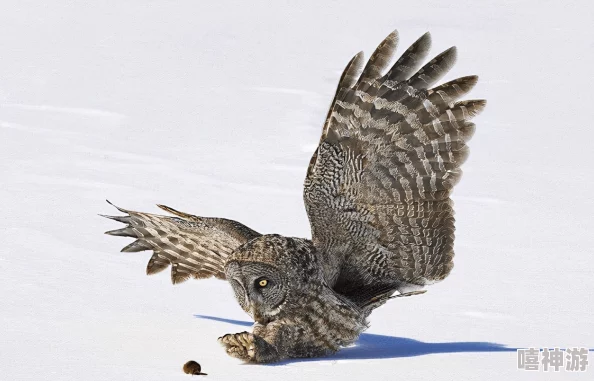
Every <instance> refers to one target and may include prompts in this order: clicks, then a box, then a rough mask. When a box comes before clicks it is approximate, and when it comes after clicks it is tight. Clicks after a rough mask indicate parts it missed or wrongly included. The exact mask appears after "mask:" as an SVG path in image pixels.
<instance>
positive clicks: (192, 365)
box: [184, 360, 207, 376]
mask: <svg viewBox="0 0 594 381" xmlns="http://www.w3.org/2000/svg"><path fill="white" fill-rule="evenodd" d="M201 370H202V368H201V367H200V364H198V363H197V362H196V361H193V360H192V361H188V362H187V363H185V364H184V373H186V374H191V375H192V376H198V375H202V376H206V375H207V374H206V373H202V372H201Z"/></svg>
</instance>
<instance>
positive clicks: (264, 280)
mask: <svg viewBox="0 0 594 381" xmlns="http://www.w3.org/2000/svg"><path fill="white" fill-rule="evenodd" d="M258 285H259V286H260V287H266V285H268V281H267V280H266V279H262V280H261V281H259V282H258Z"/></svg>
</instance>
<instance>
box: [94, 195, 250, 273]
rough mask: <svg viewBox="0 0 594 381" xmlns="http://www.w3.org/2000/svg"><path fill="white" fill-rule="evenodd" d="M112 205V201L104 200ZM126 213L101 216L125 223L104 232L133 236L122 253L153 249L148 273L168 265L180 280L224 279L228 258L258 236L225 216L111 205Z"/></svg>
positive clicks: (160, 269)
mask: <svg viewBox="0 0 594 381" xmlns="http://www.w3.org/2000/svg"><path fill="white" fill-rule="evenodd" d="M107 202H108V203H110V204H111V205H113V204H112V203H111V202H109V201H107ZM113 206H114V207H115V208H116V209H118V210H119V211H120V212H122V213H126V215H125V216H106V215H101V216H102V217H106V218H109V219H112V220H115V221H118V222H121V223H124V224H126V225H127V226H126V227H124V228H121V229H117V230H110V231H108V232H106V233H105V234H109V235H113V236H118V237H132V238H136V240H135V241H134V242H132V243H131V244H129V245H127V246H125V247H124V248H123V249H122V250H121V251H122V252H138V251H144V250H153V252H154V253H153V256H152V257H151V259H150V260H149V262H148V265H147V268H146V273H147V274H148V275H151V274H155V273H158V272H160V271H163V270H165V269H166V268H167V267H169V265H171V281H172V282H173V283H174V284H175V283H181V282H183V281H185V280H187V279H189V278H209V277H212V276H215V277H217V278H219V279H225V273H224V264H225V260H226V259H227V257H228V256H229V255H230V254H231V252H232V251H233V250H235V249H236V248H237V247H239V246H240V245H242V244H244V243H246V242H247V241H249V240H251V239H253V238H256V237H258V236H260V234H259V233H258V232H256V231H254V230H252V229H250V228H248V227H247V226H245V225H242V224H240V223H239V222H236V221H233V220H227V219H224V218H207V217H198V216H194V215H191V214H187V213H183V212H179V211H177V210H175V209H172V208H169V207H167V206H164V205H158V206H159V207H160V208H161V209H163V210H166V211H168V212H169V213H171V214H174V215H176V216H178V217H168V216H160V215H155V214H149V213H140V212H134V211H131V210H126V209H122V208H119V207H117V206H115V205H113Z"/></svg>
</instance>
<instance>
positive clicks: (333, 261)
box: [106, 32, 485, 363]
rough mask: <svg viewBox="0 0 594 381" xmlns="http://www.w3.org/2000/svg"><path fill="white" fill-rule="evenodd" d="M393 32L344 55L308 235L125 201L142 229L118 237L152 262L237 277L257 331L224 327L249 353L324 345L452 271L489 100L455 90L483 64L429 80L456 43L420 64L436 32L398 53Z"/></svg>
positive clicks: (315, 174)
mask: <svg viewBox="0 0 594 381" xmlns="http://www.w3.org/2000/svg"><path fill="white" fill-rule="evenodd" d="M397 36H398V35H397V33H396V32H393V33H391V34H390V35H389V36H388V37H387V38H386V39H385V40H384V41H383V42H382V43H381V44H380V45H379V46H378V48H377V49H376V50H375V52H374V53H373V54H372V55H371V58H370V59H369V61H368V62H367V64H366V65H365V66H364V67H363V63H364V60H363V54H362V53H358V54H357V55H355V56H354V57H353V59H351V61H350V62H349V63H348V65H347V67H346V68H345V70H344V72H343V74H342V76H341V78H340V81H339V84H338V89H337V90H336V94H335V96H334V99H333V101H332V104H331V106H330V111H329V112H328V115H327V118H326V121H325V124H324V127H323V130H322V137H321V139H320V142H319V146H318V148H317V150H316V151H315V153H314V154H313V157H312V158H311V162H310V164H309V168H308V169H307V176H306V178H305V186H304V192H303V198H304V201H305V208H306V209H307V214H308V216H309V221H310V223H311V231H312V239H311V240H308V239H302V238H289V237H282V236H279V235H275V234H270V235H262V234H260V233H258V232H256V231H254V230H252V229H250V228H248V227H246V226H244V225H242V224H241V223H239V222H236V221H232V220H227V219H223V218H209V217H197V216H194V215H190V214H186V213H182V212H179V211H176V210H174V209H171V208H169V207H166V206H162V205H159V207H161V208H162V209H164V210H166V211H167V212H170V213H171V214H173V215H175V216H176V217H166V216H159V215H154V214H148V213H139V212H134V211H128V210H124V209H121V208H118V209H119V210H120V211H122V212H124V213H126V214H127V215H125V216H119V217H109V216H106V217H109V218H112V219H114V220H117V221H120V222H123V223H125V224H127V226H126V227H125V228H123V229H119V230H114V231H109V232H107V234H111V235H115V236H127V237H134V238H136V241H134V242H133V243H131V244H130V245H128V246H126V247H125V248H124V249H122V251H124V252H134V251H142V250H153V251H154V254H153V255H152V257H151V259H150V260H149V262H148V266H147V269H146V272H147V274H154V273H157V272H159V271H162V270H164V269H165V268H167V267H168V266H170V265H171V279H172V281H173V283H179V282H182V281H184V280H186V279H188V278H207V277H211V276H215V277H217V278H219V279H224V280H227V281H229V283H230V284H231V287H232V288H233V291H234V292H235V297H236V299H237V301H238V302H239V304H240V305H241V307H242V308H243V309H244V310H245V311H246V312H247V313H248V314H249V315H250V316H251V317H252V318H253V320H254V321H255V324H254V329H253V332H252V333H248V332H242V333H237V334H228V335H225V336H222V337H221V338H219V341H220V342H221V344H222V345H223V346H224V347H225V349H226V351H227V353H228V354H229V355H231V356H234V357H237V358H240V359H242V360H245V361H249V362H258V363H262V362H273V361H279V360H282V359H285V358H289V357H313V356H323V355H327V354H330V353H333V352H335V351H337V350H338V349H339V348H340V347H343V346H346V345H349V344H351V343H353V342H354V341H355V340H356V339H357V337H358V336H359V334H360V333H361V332H362V331H363V330H365V329H366V328H367V322H366V318H367V316H368V315H369V314H370V313H371V311H372V310H373V309H375V308H377V307H379V306H381V305H382V304H384V303H385V302H386V301H387V300H388V299H391V298H395V297H399V296H409V295H416V294H420V293H423V292H424V290H422V289H423V288H424V286H426V285H428V284H431V283H434V282H437V281H440V280H442V279H444V278H445V277H446V276H448V274H449V273H450V271H451V269H452V267H453V263H452V259H453V257H454V252H453V242H454V217H453V215H454V212H453V205H452V201H451V200H450V198H449V196H450V192H451V191H452V188H453V187H454V185H455V184H456V183H457V182H458V180H459V179H460V176H461V174H462V171H461V170H460V165H461V164H462V163H463V162H464V161H465V160H466V158H467V156H468V147H467V145H466V142H467V141H468V140H469V139H470V137H471V136H472V134H473V132H474V128H475V126H474V124H472V123H471V122H470V121H469V120H470V119H471V118H472V117H473V116H475V115H476V114H477V113H478V112H479V111H481V110H482V109H483V108H484V106H485V101H484V100H466V101H459V99H460V98H461V97H462V96H464V95H465V94H466V93H467V92H468V91H470V89H471V88H472V87H473V86H474V85H475V84H476V82H477V77H476V76H468V77H462V78H458V79H455V80H453V81H450V82H447V83H444V84H442V85H439V86H437V87H432V86H433V85H434V84H435V83H436V82H437V81H438V80H439V79H440V78H441V77H442V76H443V75H444V74H445V73H446V72H447V71H448V70H449V69H450V68H451V67H452V65H453V64H454V62H455V60H456V49H455V48H454V47H452V48H450V49H448V50H446V51H444V52H443V53H441V54H439V55H438V56H437V57H435V58H434V59H432V60H431V61H429V62H428V63H427V64H425V65H424V66H423V67H422V68H421V69H420V70H418V71H417V69H418V68H419V67H420V66H421V64H422V62H423V60H424V59H425V58H426V56H427V53H428V51H429V46H430V42H431V38H430V35H429V33H427V34H425V35H423V36H422V37H421V38H419V39H418V40H417V41H416V42H415V43H414V44H413V45H412V46H411V47H410V48H408V49H407V50H406V51H405V52H404V54H403V55H402V56H401V57H400V58H399V59H398V60H396V62H395V63H394V64H393V65H391V66H390V64H391V62H392V60H393V56H394V53H395V50H396V45H397V41H398V37H397Z"/></svg>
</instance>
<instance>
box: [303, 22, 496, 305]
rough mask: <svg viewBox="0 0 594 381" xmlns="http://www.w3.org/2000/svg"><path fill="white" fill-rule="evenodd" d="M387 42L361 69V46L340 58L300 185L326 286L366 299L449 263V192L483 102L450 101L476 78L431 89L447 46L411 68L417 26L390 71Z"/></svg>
mask: <svg viewBox="0 0 594 381" xmlns="http://www.w3.org/2000/svg"><path fill="white" fill-rule="evenodd" d="M397 40H398V37H397V33H396V32H393V33H392V34H390V35H389V36H388V37H387V38H386V39H385V40H384V41H383V42H382V43H381V44H380V45H379V47H378V48H377V50H376V51H375V52H374V53H373V55H372V56H371V58H370V59H369V61H368V62H367V64H366V65H365V67H364V68H363V55H362V53H359V54H357V55H356V56H355V57H354V58H353V59H352V60H351V61H350V62H349V64H348V65H347V67H346V69H345V71H344V73H343V75H342V77H341V79H340V82H339V85H338V89H337V91H336V95H335V97H334V100H333V101H332V105H331V107H330V111H329V113H328V117H327V119H326V123H325V125H324V129H323V132H322V137H321V139H320V144H319V146H318V148H317V150H316V152H315V153H314V155H313V157H312V159H311V162H310V165H309V168H308V172H307V177H306V179H305V184H304V200H305V205H306V209H307V213H308V216H309V220H310V223H311V229H312V236H313V241H314V244H315V245H316V247H317V248H318V249H320V250H321V251H323V252H325V253H326V255H328V256H330V257H331V259H330V260H329V262H331V263H332V262H333V263H334V265H335V267H336V272H335V273H334V274H333V278H334V279H332V280H331V281H333V283H334V284H335V286H334V287H335V289H337V290H339V291H340V292H341V293H343V294H347V295H349V294H354V293H359V295H361V293H363V294H365V295H367V296H366V297H365V298H366V299H367V301H368V302H369V300H375V299H374V298H377V297H385V296H386V295H388V296H389V294H390V292H389V290H392V291H391V292H394V289H398V290H400V291H401V292H407V291H410V290H411V289H418V287H417V288H415V287H412V288H411V287H408V286H410V285H413V286H423V285H426V284H429V283H433V282H436V281H439V280H442V279H444V278H445V277H446V276H447V275H448V274H449V272H450V270H451V269H452V267H453V263H452V258H453V256H454V252H453V241H454V212H453V209H452V208H453V205H452V201H451V200H450V198H449V196H450V192H451V191H452V188H453V187H454V185H455V184H456V183H457V182H458V180H459V179H460V176H461V174H462V171H461V170H460V165H461V164H462V163H463V162H464V161H465V160H466V158H467V156H468V147H467V145H466V143H467V141H468V140H469V139H470V138H471V136H472V134H473V132H474V128H475V126H474V124H473V123H471V122H470V121H469V120H470V119H471V118H472V117H473V116H475V115H476V114H477V113H478V112H480V111H481V110H482V109H483V107H484V105H485V101H484V100H467V101H458V100H459V99H460V98H461V97H462V96H463V95H465V94H466V93H467V92H468V91H470V89H471V88H472V87H473V86H474V85H475V84H476V82H477V77H476V76H468V77H463V78H458V79H455V80H453V81H450V82H447V83H444V84H442V85H440V86H437V87H432V86H433V85H434V84H435V83H436V82H437V81H438V80H439V79H440V78H441V77H442V76H443V75H444V74H445V73H446V72H447V71H448V70H449V69H450V68H451V67H452V66H453V64H454V62H455V59H456V49H455V47H452V48H450V49H448V50H446V51H444V52H443V53H441V54H439V55H438V56H437V57H435V58H434V59H432V60H431V61H429V62H428V63H427V64H425V65H424V66H423V67H422V68H421V69H420V70H418V71H417V69H418V68H419V67H420V66H421V64H422V62H423V60H424V59H425V57H426V56H427V53H428V51H429V46H430V41H431V39H430V35H429V34H428V33H427V34H425V35H423V36H422V37H421V38H419V39H418V40H417V41H416V42H415V43H414V44H413V45H412V46H411V47H410V48H408V50H406V51H405V52H404V54H403V55H402V56H401V57H400V58H399V59H398V60H397V61H396V63H395V64H394V65H393V66H392V67H391V68H390V62H391V60H392V57H393V55H394V52H395V50H396V45H397ZM388 69H389V70H388ZM384 73H385V74H384ZM386 290H388V293H387V294H386ZM365 298H364V299H365ZM355 299H356V297H355ZM361 303H362V304H363V303H365V302H364V301H362V302H361Z"/></svg>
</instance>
